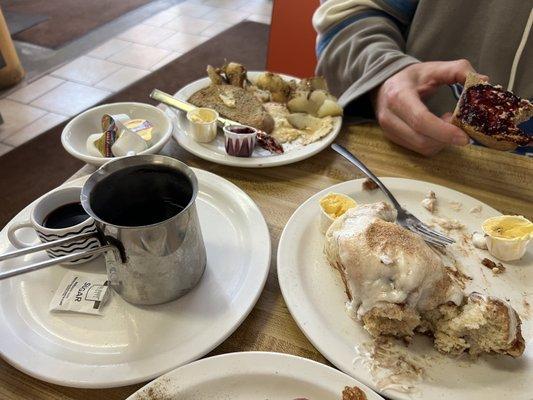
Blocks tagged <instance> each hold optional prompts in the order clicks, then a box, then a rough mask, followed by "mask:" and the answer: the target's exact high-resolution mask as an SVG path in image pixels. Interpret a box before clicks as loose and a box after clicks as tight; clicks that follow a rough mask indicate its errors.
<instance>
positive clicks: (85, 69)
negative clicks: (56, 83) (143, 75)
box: [52, 56, 120, 85]
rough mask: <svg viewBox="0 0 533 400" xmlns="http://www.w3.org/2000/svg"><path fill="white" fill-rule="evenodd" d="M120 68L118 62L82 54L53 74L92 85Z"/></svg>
mask: <svg viewBox="0 0 533 400" xmlns="http://www.w3.org/2000/svg"><path fill="white" fill-rule="evenodd" d="M118 69H120V65H118V64H115V63H112V62H109V61H106V60H100V59H99V58H93V57H87V56H82V57H79V58H77V59H75V60H74V61H72V62H70V63H68V64H67V65H64V66H63V67H61V68H59V69H56V70H55V71H54V72H52V75H54V76H56V77H58V78H63V79H66V80H69V81H74V82H78V83H83V84H87V85H92V84H94V83H96V82H99V81H101V80H102V79H104V78H105V77H106V76H109V75H111V74H112V73H113V72H115V71H116V70H118Z"/></svg>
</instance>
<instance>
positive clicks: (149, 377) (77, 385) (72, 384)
mask: <svg viewBox="0 0 533 400" xmlns="http://www.w3.org/2000/svg"><path fill="white" fill-rule="evenodd" d="M191 168H192V170H193V171H194V172H195V173H198V172H200V174H206V175H211V176H214V177H216V179H222V180H223V181H225V183H227V184H229V185H231V186H233V187H234V188H235V189H236V191H237V193H239V194H240V195H241V196H242V195H244V196H245V197H246V198H248V199H249V201H250V202H251V203H252V204H253V205H254V206H255V207H256V209H257V211H259V215H260V216H261V220H262V223H261V225H262V226H261V227H259V229H264V230H265V232H266V237H267V238H268V243H265V246H264V248H265V249H266V250H267V251H266V258H267V260H266V261H267V262H266V266H265V267H264V273H263V276H262V277H261V280H260V282H259V286H258V290H257V291H256V293H255V294H254V295H253V296H252V298H251V300H252V301H251V302H250V303H249V305H248V306H247V307H246V308H245V311H244V312H243V314H242V315H241V317H240V318H239V319H238V320H237V321H236V322H235V326H234V327H233V328H232V329H229V330H228V332H226V334H225V335H223V336H222V337H221V338H220V340H218V341H216V342H215V343H214V344H213V345H212V346H209V348H206V349H205V350H204V351H201V352H198V353H196V354H195V355H194V356H192V357H189V358H188V359H187V360H185V361H183V362H182V363H181V364H179V365H175V366H172V367H170V368H167V369H165V370H162V371H159V372H157V373H153V374H145V375H143V376H142V377H136V378H132V379H125V380H122V381H119V382H115V383H111V382H106V383H93V382H86V381H83V382H79V381H73V380H68V381H65V380H60V379H55V378H50V377H49V376H46V375H42V374H39V373H37V372H35V371H32V370H29V369H27V368H26V367H25V366H23V365H21V364H20V363H19V362H17V361H16V360H14V359H12V358H8V357H6V356H5V355H4V354H3V353H0V357H1V358H2V359H3V360H5V361H6V362H7V363H8V364H10V365H12V366H13V367H15V368H16V369H17V370H19V371H21V372H23V373H25V374H26V375H29V376H31V377H33V378H36V379H39V380H41V381H44V382H49V383H53V384H57V385H60V386H65V387H74V388H83V389H107V388H115V387H122V386H128V385H132V384H136V383H140V382H145V381H147V380H152V379H154V378H157V377H159V376H162V375H164V374H166V373H168V372H169V371H172V370H174V369H176V368H180V367H182V366H184V365H187V364H189V363H191V361H195V360H198V359H199V358H200V357H203V356H204V355H206V354H208V353H209V352H210V351H212V350H213V349H215V348H216V347H217V346H219V345H220V344H221V343H222V342H224V341H225V340H226V339H227V338H228V337H229V336H231V335H232V334H233V333H234V332H235V331H236V330H237V329H238V328H239V327H240V325H241V324H242V323H243V321H244V320H245V319H246V318H247V317H248V315H249V314H250V312H251V311H252V309H253V308H254V307H255V304H256V303H257V301H258V300H259V297H260V296H261V293H262V292H263V289H264V287H265V284H266V281H267V278H268V274H269V272H270V264H271V261H272V254H271V253H272V247H271V246H272V241H271V239H270V231H269V229H268V225H267V223H266V220H265V217H264V215H263V213H262V212H261V209H260V208H259V207H258V206H257V204H256V203H255V202H254V201H253V199H252V198H251V197H250V196H249V195H248V194H247V193H246V192H244V191H243V190H242V189H240V188H239V187H238V186H237V185H235V184H234V183H232V182H230V181H229V180H227V179H225V178H223V177H221V176H218V175H216V174H214V173H212V172H209V171H206V170H202V169H199V168H194V167H191ZM87 177H88V175H86V176H82V177H79V178H76V179H73V180H71V181H67V182H65V183H63V184H62V185H60V186H75V185H78V184H80V183H81V182H84V181H85V180H86V179H87ZM54 189H55V188H54ZM54 189H52V190H54ZM43 196H44V195H43ZM37 200H38V199H36V200H34V201H32V202H31V203H29V204H28V205H27V206H26V207H24V209H23V210H25V209H26V208H27V207H28V206H30V205H31V204H33V203H34V202H36V201H37ZM23 210H21V211H20V212H22V211H23ZM20 212H19V213H17V215H15V217H13V218H12V219H11V220H10V221H9V222H8V224H9V223H10V222H11V221H12V220H13V219H15V218H17V216H18V215H19V214H20ZM6 226H7V225H6ZM4 229H5V228H4ZM255 265H258V264H254V266H255ZM2 314H3V313H2ZM2 320H4V318H2ZM24 344H25V343H24ZM46 356H48V354H46ZM60 361H61V362H62V363H67V362H66V361H63V360H60Z"/></svg>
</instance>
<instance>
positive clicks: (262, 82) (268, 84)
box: [255, 72, 290, 103]
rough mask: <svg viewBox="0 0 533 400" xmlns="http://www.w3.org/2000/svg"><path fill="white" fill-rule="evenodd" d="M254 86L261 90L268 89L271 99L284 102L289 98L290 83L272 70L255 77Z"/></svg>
mask: <svg viewBox="0 0 533 400" xmlns="http://www.w3.org/2000/svg"><path fill="white" fill-rule="evenodd" d="M255 84H256V86H257V87H258V88H259V89H262V90H268V91H269V92H270V93H271V94H272V96H271V97H272V101H275V102H276V103H285V102H287V100H288V98H289V93H290V85H289V84H288V83H287V82H285V80H284V79H283V78H282V77H281V76H279V75H277V74H273V73H272V72H265V73H263V74H261V75H260V76H259V78H257V81H256V82H255Z"/></svg>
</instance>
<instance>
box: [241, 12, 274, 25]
mask: <svg viewBox="0 0 533 400" xmlns="http://www.w3.org/2000/svg"><path fill="white" fill-rule="evenodd" d="M246 20H247V21H254V22H260V23H262V24H268V25H269V24H270V20H271V17H270V16H266V15H260V14H252V15H250V16H249V17H248V18H246Z"/></svg>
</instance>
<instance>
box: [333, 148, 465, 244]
mask: <svg viewBox="0 0 533 400" xmlns="http://www.w3.org/2000/svg"><path fill="white" fill-rule="evenodd" d="M331 148H332V149H333V150H335V151H336V152H337V153H339V154H340V155H341V156H343V157H344V158H346V159H347V160H348V161H350V162H351V163H352V164H353V165H355V166H356V167H357V168H359V169H360V170H361V172H363V173H364V174H365V175H366V176H368V178H370V179H371V180H372V181H374V182H375V183H376V185H378V186H379V188H380V189H381V190H382V191H383V193H385V194H386V195H387V197H388V198H389V200H390V201H391V203H392V205H393V206H394V208H396V210H397V211H398V218H397V222H398V224H400V225H401V226H403V227H404V228H407V229H409V230H410V231H413V232H414V233H416V234H418V235H420V236H421V237H422V239H424V240H425V241H426V242H427V243H429V244H432V245H436V246H446V245H448V244H451V243H455V240H453V239H451V238H449V237H447V236H444V235H443V234H441V233H439V232H437V231H434V230H433V229H431V228H430V227H429V226H427V225H426V224H424V223H423V222H422V221H420V220H419V219H418V218H417V217H415V216H414V215H413V214H411V213H410V212H409V211H407V210H406V209H404V208H403V207H402V206H401V205H400V203H398V200H396V198H395V197H394V196H393V195H392V193H391V192H390V191H389V189H387V188H386V187H385V185H384V184H383V183H382V182H381V181H380V180H379V178H378V177H377V176H376V175H374V174H373V173H372V171H370V170H369V169H368V168H367V167H366V165H365V164H363V163H362V162H361V161H360V160H359V159H358V158H357V157H356V156H354V155H353V154H352V153H350V152H349V151H348V150H346V148H344V147H343V146H341V145H339V144H337V143H333V144H332V145H331Z"/></svg>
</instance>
